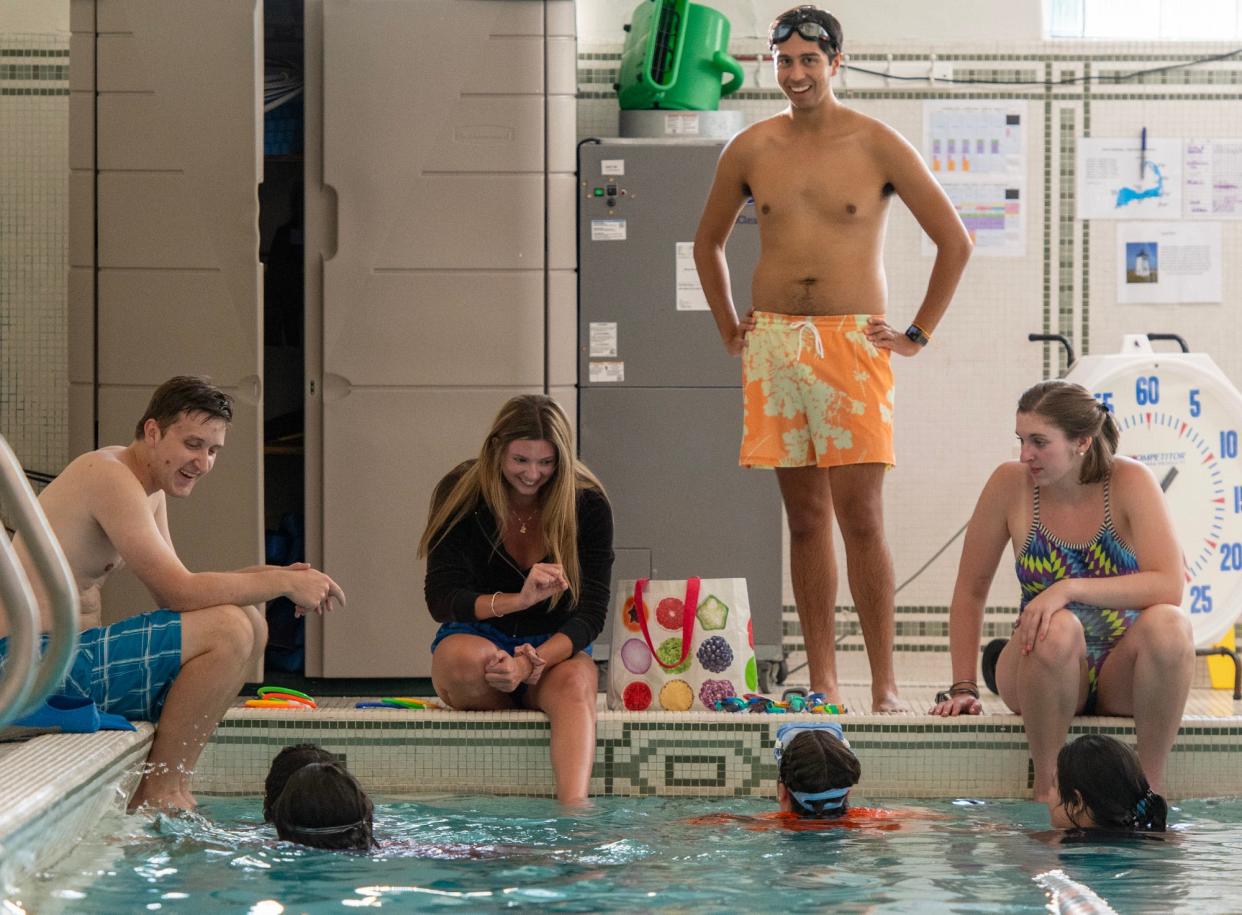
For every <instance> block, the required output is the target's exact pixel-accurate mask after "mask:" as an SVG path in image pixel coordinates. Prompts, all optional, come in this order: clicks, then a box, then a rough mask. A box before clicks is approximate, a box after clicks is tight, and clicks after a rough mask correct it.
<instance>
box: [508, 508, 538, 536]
mask: <svg viewBox="0 0 1242 915" xmlns="http://www.w3.org/2000/svg"><path fill="white" fill-rule="evenodd" d="M509 511H511V512H513V517H514V518H516V519H517V520H518V522H519V523H520V524H521V525H522V527H521V528H520V529H519V530H518V533H519V534H525V533H526V523H527V522H528V521H533V520H535V516H536V515H537V514H539V509H538V508H536V509H535V510H534V511H533V512H531V513H530V514H529V515H527V516H526V517H525V518H523V517H522V516H521V515H519V514H518V513H517V509H516V508H514V507H513V506H509Z"/></svg>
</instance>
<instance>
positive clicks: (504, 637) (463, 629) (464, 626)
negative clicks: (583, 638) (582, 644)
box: [431, 620, 591, 655]
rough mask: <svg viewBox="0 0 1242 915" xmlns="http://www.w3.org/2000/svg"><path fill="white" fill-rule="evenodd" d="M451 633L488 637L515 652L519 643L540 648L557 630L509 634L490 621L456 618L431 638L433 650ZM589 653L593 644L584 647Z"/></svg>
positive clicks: (443, 625) (497, 645)
mask: <svg viewBox="0 0 1242 915" xmlns="http://www.w3.org/2000/svg"><path fill="white" fill-rule="evenodd" d="M450 635H477V636H479V637H480V638H484V639H487V640H488V641H489V642H491V643H492V644H493V645H495V646H496V647H497V648H499V649H501V650H502V651H505V652H508V653H509V654H513V653H514V652H515V651H517V648H518V646H519V645H530V646H531V647H532V648H538V647H539V646H540V645H542V644H543V643H544V642H546V641H547V640H548V639H550V638H552V636H554V635H556V633H555V632H547V633H541V634H539V635H509V633H507V632H501V631H500V630H499V629H497V628H496V627H495V626H493V625H491V624H490V623H484V622H482V621H479V622H476V623H463V622H459V621H457V620H454V621H453V622H451V623H444V624H442V625H441V626H440V628H439V629H438V630H436V637H435V638H434V639H432V640H431V651H432V654H434V653H435V650H436V646H437V645H439V644H440V643H441V642H443V641H444V640H445V639H447V638H448V637H449V636H450ZM583 651H585V652H586V653H587V654H588V655H589V654H590V653H591V646H590V645H588V646H587V647H586V648H584V649H583Z"/></svg>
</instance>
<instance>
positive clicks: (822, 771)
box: [776, 731, 862, 817]
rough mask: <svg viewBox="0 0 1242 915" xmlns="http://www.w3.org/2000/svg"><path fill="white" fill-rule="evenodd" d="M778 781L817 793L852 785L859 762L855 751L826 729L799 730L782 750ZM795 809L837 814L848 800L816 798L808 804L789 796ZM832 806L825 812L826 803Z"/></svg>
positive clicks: (803, 813)
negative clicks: (836, 800)
mask: <svg viewBox="0 0 1242 915" xmlns="http://www.w3.org/2000/svg"><path fill="white" fill-rule="evenodd" d="M776 777H777V780H778V781H780V783H781V784H782V785H784V786H785V788H786V790H788V791H790V792H794V791H797V792H798V793H799V794H818V793H820V792H821V791H828V790H831V789H833V788H851V787H853V786H854V785H857V784H858V780H859V779H860V778H861V777H862V764H861V763H859V762H858V757H857V756H855V755H854V751H853V750H851V749H850V748H849V747H847V746H846V745H845V744H844V743H843V742H842V741H841V740H840V739H839V738H837V737H836V735H834V734H831V733H829V732H828V731H802V732H800V733H798V734H796V735H795V736H794V739H793V740H791V741H790V742H789V745H788V746H786V747H785V748H784V749H783V750H782V751H781V762H780V769H779V770H778V771H777V774H776ZM790 801H791V802H792V803H793V808H794V812H795V813H797V814H799V815H801V816H814V817H822V816H840V815H841V814H843V813H845V811H846V810H848V809H849V801H848V799H842V801H841V803H840V805H839V806H836V803H835V802H826V801H816V802H813V803H812V804H811V805H810V806H809V807H808V806H804V805H802V804H801V803H800V802H799V801H798V799H797V798H795V797H793V796H792V794H791V795H790ZM826 803H827V804H830V805H832V806H831V807H830V809H829V810H827V811H825V809H824V806H825V804H826Z"/></svg>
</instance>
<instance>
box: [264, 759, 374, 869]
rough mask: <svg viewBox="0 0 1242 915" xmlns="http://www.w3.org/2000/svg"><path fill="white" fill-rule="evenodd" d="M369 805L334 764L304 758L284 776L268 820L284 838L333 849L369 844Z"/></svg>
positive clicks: (352, 780)
mask: <svg viewBox="0 0 1242 915" xmlns="http://www.w3.org/2000/svg"><path fill="white" fill-rule="evenodd" d="M374 813H375V806H374V805H373V804H372V803H371V799H370V798H369V797H367V793H366V792H365V791H363V790H362V786H361V785H360V784H358V780H357V779H356V778H354V777H353V775H351V774H350V773H349V772H347V771H345V769H343V768H341V767H340V766H339V765H337V764H336V763H325V762H313V763H308V764H307V765H305V766H303V767H302V768H300V769H298V770H297V771H296V772H294V773H293V774H292V775H290V776H289V781H288V782H287V783H286V784H285V788H284V790H283V791H281V792H280V797H278V798H276V804H275V806H274V807H273V808H272V822H273V823H274V824H275V826H276V834H277V835H278V836H280V837H281V838H282V839H284V840H285V841H286V842H297V843H298V844H299V845H309V846H311V847H312V848H326V849H331V850H335V851H369V850H370V849H371V848H373V847H374V846H375V836H374Z"/></svg>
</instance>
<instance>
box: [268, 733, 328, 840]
mask: <svg viewBox="0 0 1242 915" xmlns="http://www.w3.org/2000/svg"><path fill="white" fill-rule="evenodd" d="M336 761H337V758H336V756H334V755H333V754H331V753H329V752H328V751H327V750H325V749H324V748H323V747H321V746H318V745H316V744H313V743H298V744H294V745H293V746H289V747H285V748H284V749H283V750H281V751H280V752H279V753H277V754H276V757H275V758H274V759H273V760H272V765H271V767H270V768H269V769H268V770H267V778H266V779H264V781H263V822H265V823H270V822H271V821H272V808H273V807H275V806H276V799H277V798H278V797H280V795H281V792H282V791H284V790H285V785H286V784H288V782H289V777H290V776H291V775H293V773H294V772H296V771H298V769H301V768H302V767H303V766H308V765H310V764H311V763H332V762H336Z"/></svg>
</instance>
